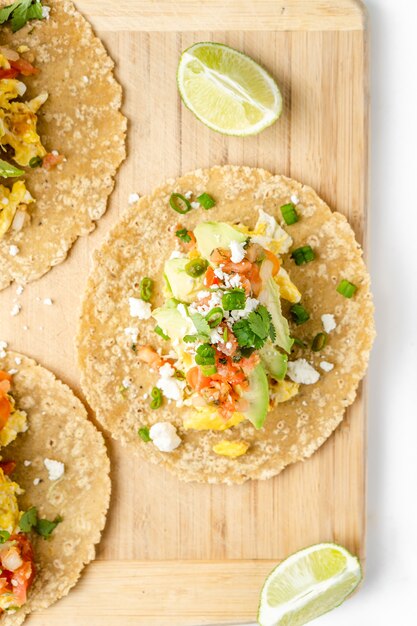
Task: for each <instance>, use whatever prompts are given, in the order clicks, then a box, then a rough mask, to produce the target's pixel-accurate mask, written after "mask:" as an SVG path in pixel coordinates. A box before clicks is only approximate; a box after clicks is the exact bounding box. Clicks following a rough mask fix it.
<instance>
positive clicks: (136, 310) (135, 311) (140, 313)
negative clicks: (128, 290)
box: [129, 298, 152, 320]
mask: <svg viewBox="0 0 417 626" xmlns="http://www.w3.org/2000/svg"><path fill="white" fill-rule="evenodd" d="M129 307H130V315H131V316H132V317H138V318H139V319H140V320H148V319H149V318H150V317H151V315H152V312H151V305H150V303H149V302H145V301H144V300H142V299H141V298H129Z"/></svg>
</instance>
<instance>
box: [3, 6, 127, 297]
mask: <svg viewBox="0 0 417 626" xmlns="http://www.w3.org/2000/svg"><path fill="white" fill-rule="evenodd" d="M13 7H14V8H13ZM0 23H2V26H0V29H1V37H0V155H1V160H0V178H1V179H2V180H1V184H0V263H1V267H2V271H1V273H0V289H3V288H5V287H7V286H8V285H9V283H10V282H12V281H18V282H19V283H20V284H24V283H27V282H29V281H31V280H34V279H36V278H39V277H40V276H42V275H43V274H44V273H45V272H47V271H48V270H49V269H50V268H51V267H52V266H54V265H57V264H58V263H60V262H61V261H63V260H64V258H65V257H66V255H67V252H68V250H69V249H70V247H71V245H72V244H73V242H74V241H75V240H76V239H77V238H78V237H79V236H80V235H85V234H87V233H89V232H90V231H91V230H92V229H93V228H94V225H95V221H96V220H98V219H99V218H100V217H101V216H102V215H103V213H104V211H105V209H106V203H107V198H108V196H109V195H110V193H111V191H112V189H113V185H114V181H113V178H114V176H115V173H116V170H117V168H118V166H119V165H120V163H121V162H122V160H123V159H124V156H125V130H126V120H125V118H124V117H123V115H122V114H121V113H120V107H121V87H120V85H119V84H118V83H117V82H116V80H115V78H114V75H113V67H114V64H113V61H112V60H111V59H110V57H109V56H108V55H107V53H106V51H105V49H104V47H103V45H102V43H101V42H100V41H99V39H97V37H95V36H94V34H93V31H92V29H91V27H90V25H89V24H88V22H87V21H86V20H85V19H84V18H83V17H82V16H81V15H80V13H78V11H76V10H75V8H74V6H73V4H72V3H71V2H68V1H67V0H51V1H50V2H48V6H42V4H41V3H40V1H39V0H37V1H33V0H32V2H30V1H29V2H27V0H24V1H23V0H17V2H14V3H10V1H8V0H0ZM23 24H25V25H23ZM16 28H17V29H18V30H17V31H16V32H14V31H15V30H16Z"/></svg>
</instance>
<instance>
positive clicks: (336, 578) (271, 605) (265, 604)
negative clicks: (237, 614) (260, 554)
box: [258, 543, 362, 626]
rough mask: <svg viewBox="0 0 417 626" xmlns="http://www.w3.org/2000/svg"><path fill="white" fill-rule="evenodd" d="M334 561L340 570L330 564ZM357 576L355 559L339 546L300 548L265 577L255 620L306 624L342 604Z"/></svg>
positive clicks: (265, 625)
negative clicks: (337, 563)
mask: <svg viewBox="0 0 417 626" xmlns="http://www.w3.org/2000/svg"><path fill="white" fill-rule="evenodd" d="M329 553H331V555H330V559H329ZM309 560H310V561H311V563H309ZM320 560H321V563H320ZM332 560H333V563H332V562H330V561H332ZM337 561H338V562H339V565H340V566H341V567H340V568H339V569H340V571H337V569H336V570H335V568H334V566H335V563H336V562H337ZM343 564H344V566H343V567H342V565H343ZM306 565H307V567H306ZM319 578H321V580H319ZM361 580H362V569H361V565H360V562H359V559H358V558H357V557H355V556H353V555H352V554H351V553H350V552H349V551H348V550H346V548H344V547H343V546H340V545H338V544H334V543H321V544H316V545H313V546H309V547H307V548H304V549H303V550H300V551H298V552H295V553H294V554H292V555H291V556H289V557H288V558H287V559H285V560H284V561H282V562H281V563H280V564H279V565H278V566H277V567H275V568H274V569H273V570H272V572H271V573H270V574H269V576H268V577H267V579H266V581H265V584H264V586H263V588H262V592H261V599H260V604H259V611H258V623H259V624H260V626H302V625H303V624H307V623H308V622H310V621H311V620H313V619H315V618H317V617H319V616H320V615H323V614H324V613H327V612H328V611H331V610H332V609H334V608H336V607H337V606H339V605H340V604H342V603H343V602H344V600H345V599H346V598H347V597H348V596H349V595H350V594H351V593H352V592H353V591H354V590H355V588H356V587H357V586H358V584H359V583H360V581H361ZM277 582H279V584H277ZM274 583H275V591H274ZM297 588H298V589H297ZM286 594H287V596H288V598H287V599H286V600H285V595H286Z"/></svg>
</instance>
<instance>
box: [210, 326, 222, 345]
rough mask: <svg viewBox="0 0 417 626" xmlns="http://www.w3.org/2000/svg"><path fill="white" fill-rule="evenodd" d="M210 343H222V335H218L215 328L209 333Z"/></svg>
mask: <svg viewBox="0 0 417 626" xmlns="http://www.w3.org/2000/svg"><path fill="white" fill-rule="evenodd" d="M210 343H224V339H223V333H220V332H219V331H218V330H217V328H213V330H211V331H210Z"/></svg>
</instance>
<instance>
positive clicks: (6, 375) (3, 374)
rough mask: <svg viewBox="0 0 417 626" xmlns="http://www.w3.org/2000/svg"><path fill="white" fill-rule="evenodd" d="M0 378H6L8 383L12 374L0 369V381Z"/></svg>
mask: <svg viewBox="0 0 417 626" xmlns="http://www.w3.org/2000/svg"><path fill="white" fill-rule="evenodd" d="M2 380H8V381H9V382H10V383H11V382H12V375H11V374H9V372H5V371H4V370H0V382H1V381H2Z"/></svg>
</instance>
